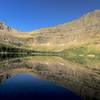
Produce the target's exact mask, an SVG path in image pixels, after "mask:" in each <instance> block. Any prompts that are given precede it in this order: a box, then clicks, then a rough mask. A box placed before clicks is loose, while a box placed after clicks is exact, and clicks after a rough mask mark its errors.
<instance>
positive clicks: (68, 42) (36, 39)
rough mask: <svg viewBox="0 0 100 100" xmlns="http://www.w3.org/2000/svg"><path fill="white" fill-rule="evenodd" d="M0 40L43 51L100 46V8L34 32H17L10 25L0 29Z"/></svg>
mask: <svg viewBox="0 0 100 100" xmlns="http://www.w3.org/2000/svg"><path fill="white" fill-rule="evenodd" d="M0 42H3V43H4V42H5V43H9V44H14V45H17V46H18V45H20V46H21V47H25V48H31V49H35V50H42V51H44V50H46V51H54V50H55V51H59V50H63V49H66V48H69V47H73V46H75V47H77V46H80V45H83V44H90V45H93V46H96V47H100V10H96V11H94V12H89V13H88V14H86V15H84V16H82V17H81V18H79V19H76V20H74V21H72V22H69V23H65V24H62V25H58V26H55V27H50V28H44V29H40V30H36V31H33V32H26V33H23V32H17V31H14V30H13V29H9V27H8V28H7V29H6V30H4V31H0Z"/></svg>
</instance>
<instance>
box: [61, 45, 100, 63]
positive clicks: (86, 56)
mask: <svg viewBox="0 0 100 100" xmlns="http://www.w3.org/2000/svg"><path fill="white" fill-rule="evenodd" d="M60 56H61V57H63V58H64V59H68V60H70V61H72V62H76V63H79V64H87V62H88V61H93V60H98V61H99V60H100V51H99V50H95V49H92V48H88V47H78V48H69V49H66V50H63V51H62V52H61V53H60Z"/></svg>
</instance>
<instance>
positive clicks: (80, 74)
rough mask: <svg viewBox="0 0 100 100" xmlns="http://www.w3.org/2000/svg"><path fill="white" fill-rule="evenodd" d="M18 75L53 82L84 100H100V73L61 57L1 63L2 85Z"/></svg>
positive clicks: (22, 59) (24, 59)
mask: <svg viewBox="0 0 100 100" xmlns="http://www.w3.org/2000/svg"><path fill="white" fill-rule="evenodd" d="M98 70H100V68H99V67H98ZM18 73H29V74H32V75H33V76H36V77H39V78H41V79H46V80H49V81H52V82H54V83H55V84H59V85H61V86H63V87H65V88H67V89H69V90H71V91H73V92H75V93H76V94H78V95H79V96H81V97H82V99H83V100H94V99H97V100H99V99H100V97H99V95H100V85H99V84H100V75H99V73H97V72H96V71H95V70H93V69H91V68H89V67H88V68H86V67H83V66H82V65H80V64H76V63H72V62H69V61H67V60H64V59H63V58H60V57H25V58H17V59H11V60H9V61H8V60H6V61H2V62H1V66H0V82H1V83H2V82H4V81H5V80H6V79H7V78H10V77H11V76H14V75H16V74H18Z"/></svg>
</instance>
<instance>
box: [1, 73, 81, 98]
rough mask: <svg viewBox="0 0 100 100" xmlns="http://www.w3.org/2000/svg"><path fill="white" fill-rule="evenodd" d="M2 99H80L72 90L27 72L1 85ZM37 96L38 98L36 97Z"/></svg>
mask: <svg viewBox="0 0 100 100" xmlns="http://www.w3.org/2000/svg"><path fill="white" fill-rule="evenodd" d="M0 98H2V100H4V99H7V100H15V99H16V100H19V99H21V100H26V99H27V100H31V99H32V98H33V99H32V100H37V99H43V100H80V98H79V97H78V96H76V95H75V94H74V93H72V92H71V91H69V90H67V89H65V88H63V87H60V86H57V85H55V84H53V83H52V82H49V81H46V80H41V79H38V78H36V77H33V76H31V75H27V74H19V75H16V76H15V77H12V78H10V79H8V80H6V81H5V82H4V83H3V84H2V85H1V86H0ZM35 98H36V99H35Z"/></svg>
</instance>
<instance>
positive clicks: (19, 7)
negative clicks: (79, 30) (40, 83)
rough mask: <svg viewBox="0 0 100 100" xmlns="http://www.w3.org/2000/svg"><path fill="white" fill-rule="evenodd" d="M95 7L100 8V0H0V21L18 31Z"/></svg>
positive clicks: (56, 22)
mask: <svg viewBox="0 0 100 100" xmlns="http://www.w3.org/2000/svg"><path fill="white" fill-rule="evenodd" d="M96 9H100V0H0V21H3V22H5V23H6V24H7V25H9V26H11V27H13V28H15V29H17V30H19V31H32V30H36V29H39V28H44V27H51V26H55V25H59V24H63V23H65V22H69V21H71V20H74V19H76V18H79V17H80V16H81V15H84V14H85V13H87V12H90V11H93V10H96Z"/></svg>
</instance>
